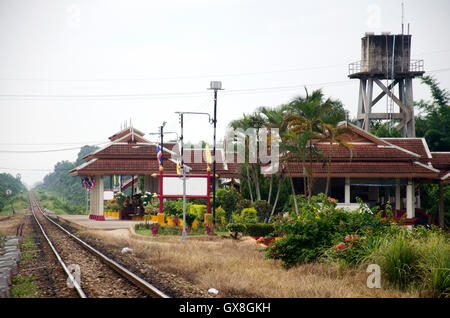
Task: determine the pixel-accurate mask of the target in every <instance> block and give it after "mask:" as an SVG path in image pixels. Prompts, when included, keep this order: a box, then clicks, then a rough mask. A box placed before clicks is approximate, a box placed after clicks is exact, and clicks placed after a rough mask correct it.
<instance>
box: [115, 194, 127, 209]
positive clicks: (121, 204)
mask: <svg viewBox="0 0 450 318" xmlns="http://www.w3.org/2000/svg"><path fill="white" fill-rule="evenodd" d="M114 198H115V200H116V203H117V206H118V208H119V209H122V208H123V207H124V206H125V201H126V200H127V197H126V196H125V194H123V193H122V192H117V193H116V194H115V196H114Z"/></svg>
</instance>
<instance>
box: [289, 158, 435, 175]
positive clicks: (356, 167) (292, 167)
mask: <svg viewBox="0 0 450 318" xmlns="http://www.w3.org/2000/svg"><path fill="white" fill-rule="evenodd" d="M313 169H314V172H315V175H316V176H322V177H324V176H326V175H327V171H328V166H327V165H324V164H323V163H316V162H315V163H313ZM289 171H290V172H291V174H292V176H295V177H303V168H302V166H301V165H299V164H298V163H296V162H289V163H288V169H287V170H286V172H289ZM405 175H408V176H411V177H412V176H416V177H419V176H435V177H438V175H439V172H433V171H432V170H430V169H428V168H425V167H423V166H421V165H418V164H415V163H413V162H367V161H365V162H360V161H357V162H352V163H349V162H336V161H335V162H332V163H331V169H330V176H333V177H334V176H341V177H342V176H361V177H371V176H376V177H377V176H384V177H401V176H403V177H404V176H405Z"/></svg>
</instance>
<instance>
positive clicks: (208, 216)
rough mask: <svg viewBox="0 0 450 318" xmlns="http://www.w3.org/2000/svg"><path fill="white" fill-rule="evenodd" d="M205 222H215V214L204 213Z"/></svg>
mask: <svg viewBox="0 0 450 318" xmlns="http://www.w3.org/2000/svg"><path fill="white" fill-rule="evenodd" d="M204 220H205V224H212V223H213V216H212V213H206V214H205V215H204Z"/></svg>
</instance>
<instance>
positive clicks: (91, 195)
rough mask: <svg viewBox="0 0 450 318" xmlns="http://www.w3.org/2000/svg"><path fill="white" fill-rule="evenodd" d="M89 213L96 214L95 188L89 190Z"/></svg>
mask: <svg viewBox="0 0 450 318" xmlns="http://www.w3.org/2000/svg"><path fill="white" fill-rule="evenodd" d="M89 203H90V204H89V214H90V215H93V214H94V211H95V203H96V200H95V189H91V190H90V191H89Z"/></svg>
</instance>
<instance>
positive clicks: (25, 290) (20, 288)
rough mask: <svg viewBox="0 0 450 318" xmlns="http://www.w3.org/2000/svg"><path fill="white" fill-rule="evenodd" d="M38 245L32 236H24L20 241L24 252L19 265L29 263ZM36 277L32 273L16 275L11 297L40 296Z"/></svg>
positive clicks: (13, 280)
mask: <svg viewBox="0 0 450 318" xmlns="http://www.w3.org/2000/svg"><path fill="white" fill-rule="evenodd" d="M35 249H36V245H35V244H34V242H33V239H32V238H30V237H24V238H23V239H22V241H21V243H20V250H21V252H22V260H21V261H20V263H19V265H24V264H28V263H29V261H30V259H31V258H33V257H35V252H34V250H35ZM34 280H35V278H34V277H33V276H32V275H26V276H16V277H13V279H12V282H11V283H12V284H11V289H10V292H11V297H16V298H36V297H39V291H38V288H37V286H36V284H35V282H34Z"/></svg>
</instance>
